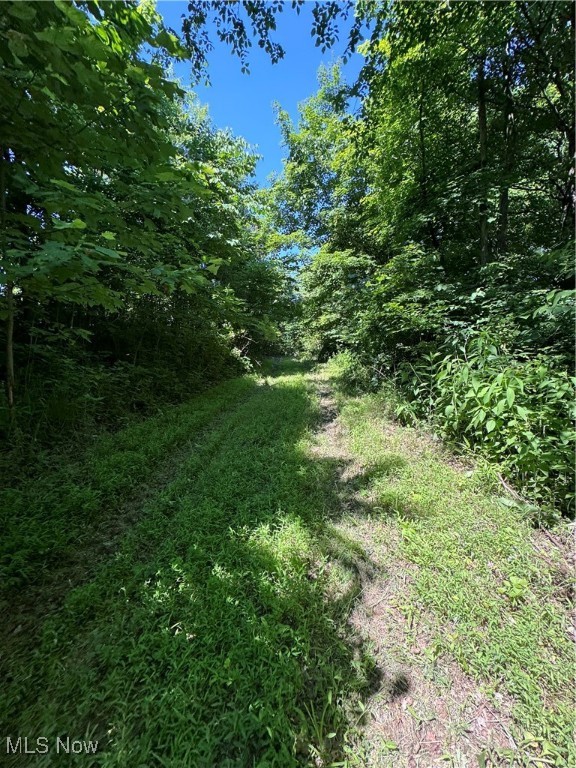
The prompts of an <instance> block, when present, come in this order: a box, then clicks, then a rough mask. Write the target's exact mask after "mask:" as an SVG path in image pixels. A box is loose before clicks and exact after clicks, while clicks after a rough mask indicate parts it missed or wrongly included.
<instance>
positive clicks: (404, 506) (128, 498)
mask: <svg viewBox="0 0 576 768" xmlns="http://www.w3.org/2000/svg"><path fill="white" fill-rule="evenodd" d="M330 386H331V385H330V382H329V381H328V379H327V378H326V374H321V375H318V374H317V373H316V374H315V373H310V372H307V371H306V369H305V368H304V367H303V366H300V365H298V364H296V363H290V362H289V361H287V362H283V363H282V364H280V363H276V364H275V369H274V368H273V369H272V370H271V372H270V373H269V375H268V376H267V377H266V378H260V379H257V378H255V377H254V378H246V379H242V380H237V381H235V382H228V383H226V384H224V385H222V386H221V387H218V388H216V389H215V390H213V391H212V392H211V393H206V394H205V395H203V396H201V397H199V398H196V399H195V400H194V401H191V403H189V404H187V405H185V406H182V407H181V408H176V409H173V410H172V411H171V412H170V413H169V414H167V415H164V416H161V417H160V416H159V417H158V418H157V419H151V420H149V421H147V422H145V423H143V424H142V425H139V426H136V427H132V428H129V429H128V430H125V431H124V432H121V433H118V434H117V435H115V436H112V437H109V438H105V439H103V440H102V442H101V443H99V444H97V445H96V446H95V447H94V448H93V449H92V450H91V452H90V454H89V456H88V457H87V458H85V459H83V460H79V461H78V462H77V463H76V464H74V465H73V466H72V465H71V466H66V467H62V468H60V469H59V470H58V472H56V473H54V474H53V475H51V476H48V475H46V476H44V477H43V478H40V479H38V480H37V481H36V482H35V483H34V484H30V487H27V488H24V489H23V490H21V491H20V492H19V493H16V492H15V491H11V492H9V495H8V496H7V497H6V496H5V497H4V499H3V501H6V500H8V501H10V500H11V501H12V503H13V505H15V507H16V512H17V513H18V514H16V515H13V516H12V517H13V519H12V518H11V517H10V516H9V515H8V514H7V513H6V515H5V522H6V524H7V526H8V527H7V530H8V532H9V536H8V537H6V538H5V540H4V544H3V547H4V549H3V553H4V555H5V557H6V559H5V561H4V563H5V573H6V579H5V586H6V587H7V589H6V591H5V597H4V608H7V609H8V611H9V616H10V619H9V621H8V622H7V623H6V627H5V628H4V632H3V638H2V642H3V646H4V647H3V650H2V655H1V657H0V662H1V664H2V674H3V680H4V685H3V692H2V699H1V705H0V718H1V722H2V729H1V731H2V734H9V735H11V736H16V735H28V736H29V737H30V739H31V740H34V739H36V738H37V737H39V736H47V737H48V738H49V740H50V742H51V743H52V742H53V741H54V739H55V738H56V737H57V736H60V737H67V736H69V737H70V738H71V739H85V740H86V739H92V740H97V741H98V742H99V746H98V749H97V751H96V753H95V754H94V755H86V754H81V755H77V756H71V755H69V754H56V752H55V750H54V749H52V748H51V749H50V750H49V752H48V753H46V754H38V755H34V756H32V757H31V756H27V757H26V756H23V755H13V756H9V757H8V762H7V764H8V765H14V766H16V765H30V764H33V765H34V766H39V767H40V766H41V767H42V768H43V767H44V766H52V765H69V764H70V763H72V764H77V765H82V766H88V765H89V766H92V765H94V766H107V767H111V766H118V767H120V766H122V767H123V768H124V767H125V768H143V767H144V766H171V767H173V768H186V767H187V766H190V768H216V767H217V768H221V767H222V768H226V767H228V766H229V767H230V768H232V767H234V768H244V767H246V768H249V767H251V766H261V767H262V768H264V766H266V767H268V766H270V767H273V766H278V768H290V766H305V765H314V766H328V765H336V764H340V765H350V766H363V765H367V766H368V765H369V766H372V765H374V766H376V765H381V766H388V765H390V766H394V768H395V767H396V766H404V765H406V766H409V768H412V766H414V768H417V766H421V768H431V766H433V765H436V764H438V765H440V764H442V765H454V766H457V765H458V766H459V765H463V766H466V765H468V764H470V765H475V764H477V762H476V754H478V752H479V751H481V750H482V749H484V747H488V748H489V749H487V750H485V758H486V760H485V762H486V765H490V761H491V760H493V761H496V760H500V759H508V762H510V760H523V761H525V764H527V765H544V764H556V765H558V766H560V765H566V760H567V750H568V746H567V741H566V736H567V734H568V729H569V727H570V714H569V700H568V697H569V689H568V688H567V678H568V682H569V676H570V672H569V659H570V656H569V653H570V650H571V647H570V639H569V638H568V636H567V635H566V626H565V625H566V607H565V602H563V597H562V595H561V594H560V593H559V591H555V590H554V585H553V581H552V579H553V578H556V577H557V575H558V573H559V571H558V569H559V568H560V561H559V560H558V562H556V559H557V553H556V551H555V550H554V551H552V550H551V549H550V550H547V551H546V558H547V561H546V562H544V561H542V560H539V559H538V557H537V554H536V553H535V550H534V548H533V543H532V538H531V537H532V534H531V532H530V530H529V529H528V527H527V526H525V524H524V523H523V521H522V519H521V517H520V515H519V513H517V512H511V511H510V510H509V509H507V508H505V507H503V506H502V505H498V504H497V503H496V502H495V500H494V499H491V498H490V497H488V496H486V495H485V494H484V493H483V491H482V490H481V489H479V488H478V487H477V484H476V485H475V481H474V478H473V477H472V478H468V477H466V475H465V474H464V473H463V472H462V471H461V470H460V469H459V468H458V467H453V466H451V465H450V464H449V463H448V462H447V460H446V457H444V456H442V455H441V454H440V453H439V451H438V450H437V448H436V447H435V446H433V445H431V444H430V443H427V442H426V441H424V442H422V441H421V440H420V438H419V437H418V436H415V433H414V431H413V430H403V429H402V428H398V427H394V426H393V425H391V424H389V423H387V422H384V421H383V417H382V411H383V406H382V403H380V402H378V401H377V400H375V399H374V398H362V399H356V400H354V399H349V398H344V397H343V396H341V397H340V398H339V400H338V402H336V401H335V400H334V399H333V398H332V397H331V395H330ZM337 411H339V412H340V415H338V413H337ZM79 500H80V501H79ZM12 510H13V511H14V507H13V508H12ZM28 533H29V534H30V539H31V543H30V541H29V540H28V537H27V534H28ZM11 551H12V552H15V553H18V557H19V559H17V560H16V566H15V565H14V559H13V558H10V552H11ZM488 557H489V558H490V559H489V560H488V559H487V558H488ZM520 573H521V574H522V576H518V574H520ZM513 577H514V578H513ZM516 578H521V579H524V581H525V582H526V583H525V584H524V581H520V582H518V581H515V580H514V579H516ZM518 590H519V593H518ZM454 659H456V660H457V661H458V662H459V666H456V663H455V661H454ZM463 670H464V671H463ZM484 689H485V690H484ZM498 697H500V698H498ZM469 700H470V701H473V702H475V704H474V706H472V708H470V706H468V702H469ZM442 707H444V710H442ZM446 707H448V708H450V707H455V708H458V707H461V709H462V718H461V720H462V722H460V721H458V722H456V720H457V718H455V717H454V716H453V715H452V714H451V712H447V710H446ZM479 712H480V714H478V713H479ZM472 716H473V717H474V718H475V720H474V724H473V726H472V730H470V729H469V730H468V731H467V730H466V722H464V721H465V719H466V718H467V717H472ZM482 717H484V719H487V718H488V719H489V718H492V720H495V721H496V726H494V727H492V728H482V727H481V722H480V725H479V721H478V718H480V719H481V718H482ZM435 722H436V723H437V724H440V725H439V726H438V727H436V726H434V723H435ZM414 723H416V725H414ZM431 724H432V725H431ZM447 724H448V725H447ZM528 726H530V727H532V728H534V729H535V730H534V733H532V737H531V738H530V734H529V735H528V736H526V735H525V731H526V730H528ZM391 729H392V731H394V729H395V730H396V735H394V734H393V733H392V732H391ZM471 732H472V733H473V738H470V737H469V735H467V734H470V733H471ZM362 733H364V736H363V735H362ZM430 734H432V735H436V736H438V738H430ZM503 735H504V736H505V738H503ZM432 742H434V744H432ZM492 747H494V749H492V750H491V748H492ZM496 748H500V751H499V752H498V753H497V752H496V751H495V750H496ZM501 748H504V749H510V750H511V751H510V753H509V754H510V755H515V756H514V757H510V758H506V754H504V758H502V752H501ZM490 750H491V751H490ZM471 755H473V759H474V761H475V762H473V763H468V762H460V763H458V762H456V761H457V760H460V756H461V758H462V760H468V758H469V757H470V756H471ZM497 755H499V757H498V756H497ZM550 755H552V758H550V757H549V756H550ZM535 756H536V757H537V756H540V757H544V759H553V760H554V761H555V762H553V763H552V762H548V763H536V762H534V763H530V762H529V760H531V759H532V757H535ZM3 757H4V756H3ZM450 760H452V763H450V762H449V761H450ZM427 761H428V762H427ZM437 761H439V762H437ZM526 761H528V762H526ZM493 764H496V763H493ZM498 764H499V763H498ZM502 764H504V763H502ZM517 764H522V763H517Z"/></svg>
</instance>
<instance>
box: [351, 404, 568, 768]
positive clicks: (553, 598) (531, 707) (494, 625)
mask: <svg viewBox="0 0 576 768" xmlns="http://www.w3.org/2000/svg"><path fill="white" fill-rule="evenodd" d="M340 400H341V409H342V411H341V418H342V422H343V424H344V426H345V429H346V431H347V441H348V446H349V449H350V450H351V452H352V454H353V455H354V456H355V457H356V458H357V459H358V460H360V461H361V463H363V464H364V465H365V466H366V467H367V472H366V474H367V475H368V476H369V477H370V478H371V479H370V481H369V483H368V486H369V488H368V490H369V493H370V496H371V498H372V499H373V502H372V504H373V514H374V515H376V516H377V517H380V518H381V519H382V520H387V521H392V522H393V524H395V525H396V526H397V527H398V528H399V530H400V532H401V545H400V550H401V552H400V553H401V555H402V557H403V558H405V559H406V560H407V561H408V562H410V563H413V564H414V565H415V566H417V568H416V570H415V577H414V583H413V585H412V588H411V591H410V594H408V595H407V596H406V601H405V604H404V606H403V607H404V610H405V611H406V613H408V614H411V615H412V616H414V615H416V616H418V615H421V616H426V617H430V616H431V617H432V621H433V623H434V624H435V627H434V630H435V633H436V636H437V647H438V650H439V652H445V653H448V654H449V655H450V656H452V657H453V658H455V659H456V660H457V661H458V662H459V664H460V665H461V667H462V668H463V669H464V671H466V672H467V673H469V674H470V675H471V676H472V677H474V678H476V679H477V680H479V681H481V682H482V683H483V684H484V687H485V689H486V690H487V691H488V692H489V693H491V694H492V695H494V694H496V699H495V700H496V701H497V698H498V696H497V694H503V695H505V696H506V697H508V696H511V697H512V699H513V702H514V704H513V715H514V719H515V723H516V726H517V727H516V731H515V735H516V740H517V743H518V746H519V750H518V751H517V752H516V753H515V754H514V759H515V760H517V761H520V763H519V764H523V763H522V761H523V760H525V761H526V764H527V765H558V766H566V765H574V762H573V761H574V760H575V752H574V743H573V728H574V708H573V707H574V693H573V672H574V646H573V642H572V641H571V639H570V637H569V632H568V630H569V626H570V623H569V609H570V604H569V590H570V585H569V584H568V583H566V577H565V576H564V577H563V578H562V577H560V579H559V571H558V568H557V567H556V565H555V564H554V562H552V563H550V562H547V561H546V560H542V559H541V558H539V557H538V556H537V554H536V550H535V547H534V543H533V542H534V538H535V535H536V534H535V532H534V531H533V530H532V528H531V526H530V524H529V520H530V513H527V512H526V511H525V510H523V509H522V508H521V507H519V506H517V505H510V504H509V503H507V500H505V499H503V498H499V497H497V496H496V495H493V494H491V493H490V492H489V491H487V490H485V489H484V487H483V486H484V485H485V483H482V481H481V480H479V479H478V477H477V476H475V475H474V474H473V473H471V472H465V471H464V470H463V469H462V468H458V467H454V466H452V465H451V464H450V463H449V462H448V461H447V457H446V456H443V455H442V451H441V450H440V448H439V446H438V444H437V443H434V441H432V440H431V439H430V438H429V437H428V438H426V437H423V436H422V433H419V432H418V430H416V429H411V428H407V427H401V426H399V425H396V426H393V427H391V424H390V420H389V418H387V417H386V413H387V406H386V402H385V400H384V399H383V397H382V396H381V395H369V396H363V397H360V398H348V397H346V396H345V395H341V397H340ZM549 558H552V560H553V559H554V552H553V551H551V552H550V553H549ZM558 581H560V582H562V581H563V582H564V583H561V584H560V585H559V584H558ZM535 756H540V757H542V758H544V760H545V761H546V760H547V761H548V762H542V763H540V762H538V763H536V762H531V761H533V760H534V757H535ZM515 764H516V763H515Z"/></svg>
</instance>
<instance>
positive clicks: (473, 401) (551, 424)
mask: <svg viewBox="0 0 576 768" xmlns="http://www.w3.org/2000/svg"><path fill="white" fill-rule="evenodd" d="M400 382H401V385H402V386H403V388H404V389H405V391H407V393H408V395H409V398H410V405H403V406H400V408H399V409H398V412H399V413H400V414H401V413H402V412H407V411H408V410H410V411H411V412H412V413H414V414H415V415H417V416H424V417H426V418H429V419H430V420H432V421H433V422H434V423H435V424H436V425H437V426H438V428H439V431H440V432H441V433H442V434H443V436H445V437H447V438H449V439H451V440H453V441H455V442H458V443H460V444H463V445H465V446H466V447H468V448H474V449H475V450H477V451H479V452H480V453H482V454H483V455H485V456H487V457H488V458H489V459H492V460H494V461H498V462H499V463H500V466H501V467H502V469H503V471H504V473H505V474H506V475H507V476H508V478H509V479H510V480H511V481H513V482H514V483H515V484H516V485H517V486H518V487H519V488H520V489H521V490H522V491H523V492H524V493H525V494H527V495H528V496H529V497H530V498H532V499H534V500H535V501H538V502H540V503H544V504H556V505H557V506H558V507H559V508H561V509H562V510H563V511H564V512H565V513H566V512H567V513H568V514H570V515H573V514H574V487H573V478H574V471H573V469H574V438H575V436H576V433H575V431H574V428H573V421H572V420H573V417H574V384H575V379H574V378H572V377H570V376H569V375H568V373H566V371H564V370H561V369H559V368H557V367H556V364H555V360H554V358H552V357H550V356H546V355H539V356H536V357H534V358H532V359H519V358H515V357H513V356H511V355H510V354H508V353H506V352H505V351H504V350H503V349H502V348H499V347H498V346H497V345H496V344H495V343H493V341H492V340H491V339H490V337H489V335H488V334H486V333H481V334H478V335H477V336H475V337H474V338H472V339H471V340H470V341H469V342H468V343H467V344H466V345H464V346H462V347H461V348H460V349H459V350H457V351H450V352H448V353H446V350H445V349H444V350H442V351H439V352H433V353H430V354H428V355H426V356H424V357H423V358H422V359H421V360H419V361H418V362H417V363H414V364H407V365H405V366H404V367H403V369H402V372H401V374H400Z"/></svg>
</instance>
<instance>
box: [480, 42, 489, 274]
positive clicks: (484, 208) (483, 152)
mask: <svg viewBox="0 0 576 768" xmlns="http://www.w3.org/2000/svg"><path fill="white" fill-rule="evenodd" d="M485 67H486V53H483V54H482V57H481V59H480V62H479V64H478V129H479V132H480V264H481V265H482V266H484V265H485V264H487V263H488V185H487V183H486V161H487V158H488V123H487V118H486V76H485Z"/></svg>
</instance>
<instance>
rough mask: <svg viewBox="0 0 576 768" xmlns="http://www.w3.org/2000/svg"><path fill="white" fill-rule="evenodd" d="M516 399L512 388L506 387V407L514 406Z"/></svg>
mask: <svg viewBox="0 0 576 768" xmlns="http://www.w3.org/2000/svg"><path fill="white" fill-rule="evenodd" d="M515 397H516V393H515V392H514V390H513V389H512V387H508V388H507V389H506V400H507V401H508V405H510V406H512V405H513V404H514V399H515Z"/></svg>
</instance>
